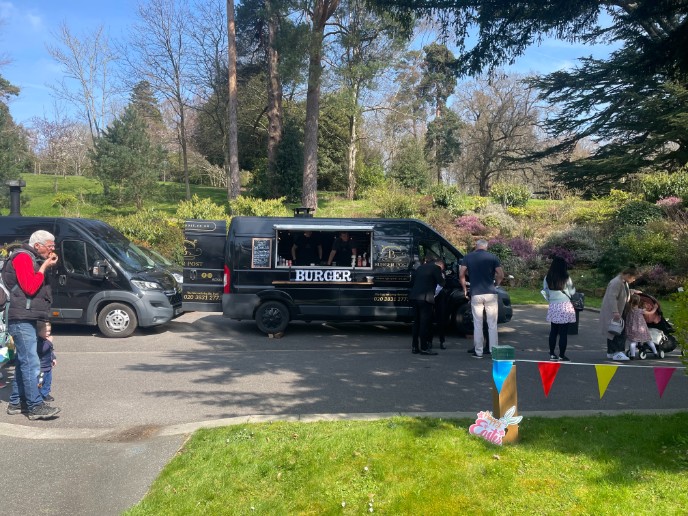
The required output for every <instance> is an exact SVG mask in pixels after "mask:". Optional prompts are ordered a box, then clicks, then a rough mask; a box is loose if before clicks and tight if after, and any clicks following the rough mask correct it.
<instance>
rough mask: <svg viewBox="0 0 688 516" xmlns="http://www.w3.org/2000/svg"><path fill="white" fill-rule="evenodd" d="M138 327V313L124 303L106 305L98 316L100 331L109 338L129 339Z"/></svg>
mask: <svg viewBox="0 0 688 516" xmlns="http://www.w3.org/2000/svg"><path fill="white" fill-rule="evenodd" d="M137 326H138V319H137V318H136V312H134V310H133V309H132V308H131V307H130V306H129V305H125V304H123V303H111V304H109V305H106V306H105V307H104V308H103V309H102V310H101V311H100V313H99V314H98V329H99V330H100V331H101V333H102V334H103V335H105V336H106V337H109V338H117V337H119V338H123V337H128V336H129V335H131V334H132V333H134V330H136V327H137Z"/></svg>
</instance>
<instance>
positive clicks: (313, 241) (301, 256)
mask: <svg viewBox="0 0 688 516" xmlns="http://www.w3.org/2000/svg"><path fill="white" fill-rule="evenodd" d="M291 257H292V259H293V260H294V265H313V264H316V263H317V264H319V263H320V262H321V261H322V245H320V242H318V239H317V237H316V236H315V235H313V232H312V231H304V232H303V234H302V235H298V236H297V237H296V238H295V239H294V245H292V246H291Z"/></svg>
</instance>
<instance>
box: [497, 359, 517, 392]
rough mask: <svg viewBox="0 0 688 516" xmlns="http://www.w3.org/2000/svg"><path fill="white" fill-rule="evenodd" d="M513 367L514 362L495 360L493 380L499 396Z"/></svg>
mask: <svg viewBox="0 0 688 516" xmlns="http://www.w3.org/2000/svg"><path fill="white" fill-rule="evenodd" d="M513 365H514V361H513V360H494V361H493V362H492V379H493V380H494V383H495V386H496V387H497V393H498V394H499V393H501V392H502V385H504V380H506V377H507V376H509V373H510V372H511V368H512V367H513Z"/></svg>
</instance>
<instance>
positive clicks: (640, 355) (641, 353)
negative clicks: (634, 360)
mask: <svg viewBox="0 0 688 516" xmlns="http://www.w3.org/2000/svg"><path fill="white" fill-rule="evenodd" d="M638 358H640V360H645V359H646V358H647V351H640V352H639V353H638Z"/></svg>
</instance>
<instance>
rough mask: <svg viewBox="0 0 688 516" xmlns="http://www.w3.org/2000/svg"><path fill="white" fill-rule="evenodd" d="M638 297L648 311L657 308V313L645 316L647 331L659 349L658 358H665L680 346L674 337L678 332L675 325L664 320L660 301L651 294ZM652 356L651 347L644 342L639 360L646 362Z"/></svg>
mask: <svg viewBox="0 0 688 516" xmlns="http://www.w3.org/2000/svg"><path fill="white" fill-rule="evenodd" d="M638 296H640V302H641V306H643V307H644V308H645V309H646V310H652V309H653V308H654V307H655V306H657V311H655V312H654V313H652V314H645V322H646V323H647V329H648V330H650V337H651V338H652V342H654V343H655V347H656V348H657V357H658V358H664V354H665V353H670V352H671V351H673V350H675V349H676V346H677V344H678V343H677V342H676V337H674V336H673V335H672V333H674V331H676V330H675V328H674V325H673V324H671V323H670V322H669V321H668V320H667V319H665V318H664V314H662V308H661V306H660V305H659V301H657V300H656V299H655V298H654V297H652V296H651V295H649V294H638ZM652 355H653V353H652V349H651V348H650V346H648V345H647V343H646V342H643V343H642V344H641V345H640V346H639V349H638V358H640V360H645V359H646V358H647V357H648V356H652Z"/></svg>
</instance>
